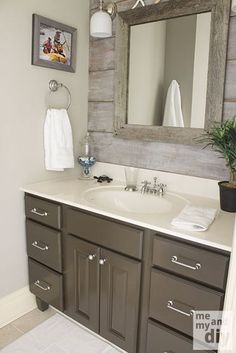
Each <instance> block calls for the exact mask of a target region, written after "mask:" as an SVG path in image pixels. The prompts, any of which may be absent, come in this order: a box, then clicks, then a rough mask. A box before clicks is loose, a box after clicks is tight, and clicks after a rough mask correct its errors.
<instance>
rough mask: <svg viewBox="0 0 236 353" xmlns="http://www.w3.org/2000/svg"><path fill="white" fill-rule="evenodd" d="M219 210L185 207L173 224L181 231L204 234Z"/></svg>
mask: <svg viewBox="0 0 236 353" xmlns="http://www.w3.org/2000/svg"><path fill="white" fill-rule="evenodd" d="M216 213H217V210H216V209H214V208H203V207H195V206H189V205H187V206H185V207H184V208H183V210H182V211H181V212H180V214H179V215H178V216H177V217H176V218H174V219H173V220H172V222H171V224H172V225H173V226H175V227H176V228H179V229H183V230H188V231H194V232H204V231H205V230H207V229H208V228H209V226H210V225H211V223H212V222H213V221H214V219H215V216H216Z"/></svg>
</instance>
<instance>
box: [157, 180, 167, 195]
mask: <svg viewBox="0 0 236 353" xmlns="http://www.w3.org/2000/svg"><path fill="white" fill-rule="evenodd" d="M165 191H166V184H162V183H161V184H158V194H159V196H160V197H162V196H163V195H164V193H165Z"/></svg>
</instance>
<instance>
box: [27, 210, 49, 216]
mask: <svg viewBox="0 0 236 353" xmlns="http://www.w3.org/2000/svg"><path fill="white" fill-rule="evenodd" d="M30 212H31V213H33V214H36V215H37V216H40V217H47V215H48V213H47V212H46V211H44V212H38V211H37V208H33V209H32V210H31V211H30Z"/></svg>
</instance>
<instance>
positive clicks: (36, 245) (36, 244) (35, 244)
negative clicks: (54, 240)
mask: <svg viewBox="0 0 236 353" xmlns="http://www.w3.org/2000/svg"><path fill="white" fill-rule="evenodd" d="M32 246H34V247H35V248H37V249H39V250H42V251H45V250H48V249H49V247H48V246H47V245H46V244H45V246H44V247H42V246H40V245H38V242H37V241H34V242H33V243H32Z"/></svg>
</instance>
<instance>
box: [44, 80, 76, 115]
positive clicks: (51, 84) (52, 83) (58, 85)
mask: <svg viewBox="0 0 236 353" xmlns="http://www.w3.org/2000/svg"><path fill="white" fill-rule="evenodd" d="M59 88H64V89H65V90H66V92H67V95H68V104H67V107H66V110H68V109H69V108H70V106H71V94H70V90H69V88H68V87H66V86H65V85H63V83H60V82H57V81H56V80H51V81H50V82H49V90H50V93H49V97H48V99H50V96H51V94H52V93H54V92H56V91H57V90H58V89H59ZM49 108H51V107H50V104H49Z"/></svg>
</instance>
